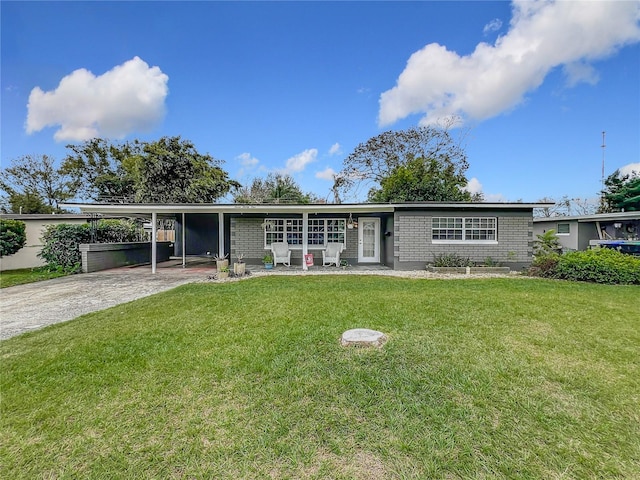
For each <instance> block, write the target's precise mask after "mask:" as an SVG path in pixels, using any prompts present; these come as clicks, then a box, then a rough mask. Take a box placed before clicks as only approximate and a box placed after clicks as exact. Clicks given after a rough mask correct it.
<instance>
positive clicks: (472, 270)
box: [427, 265, 511, 275]
mask: <svg viewBox="0 0 640 480" xmlns="http://www.w3.org/2000/svg"><path fill="white" fill-rule="evenodd" d="M427 271H428V272H433V273H457V274H467V275H471V274H482V273H502V274H507V273H509V272H511V269H510V268H509V267H433V266H431V265H427Z"/></svg>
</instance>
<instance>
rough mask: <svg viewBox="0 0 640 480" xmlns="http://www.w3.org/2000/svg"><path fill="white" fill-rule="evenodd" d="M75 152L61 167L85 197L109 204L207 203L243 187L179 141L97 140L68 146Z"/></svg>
mask: <svg viewBox="0 0 640 480" xmlns="http://www.w3.org/2000/svg"><path fill="white" fill-rule="evenodd" d="M67 148H69V149H71V151H72V152H73V153H72V154H70V155H69V156H67V157H66V158H65V160H64V163H63V165H62V169H63V170H64V172H65V173H68V174H69V175H70V176H71V177H72V178H73V181H74V185H75V187H76V188H77V190H78V191H79V192H80V193H81V194H82V195H83V196H84V197H86V198H89V199H93V200H106V201H110V202H129V203H133V202H142V203H152V202H156V203H176V202H182V203H206V202H213V201H215V200H216V199H218V198H220V197H222V196H224V195H226V194H227V193H228V192H229V191H230V190H231V189H233V188H237V187H239V186H240V184H239V183H238V182H235V181H233V180H230V179H229V178H228V174H227V172H225V171H224V170H222V169H221V168H220V164H221V161H220V160H215V159H214V158H213V157H211V156H210V155H208V154H207V155H202V154H200V153H199V152H198V151H197V150H196V149H195V146H194V145H193V143H191V142H189V141H186V140H181V139H180V137H162V138H161V139H159V140H158V141H156V142H151V143H148V142H140V141H138V140H134V141H132V142H128V143H124V144H113V143H111V142H109V141H108V140H103V139H99V138H96V139H93V140H89V141H87V142H84V143H83V144H80V145H67Z"/></svg>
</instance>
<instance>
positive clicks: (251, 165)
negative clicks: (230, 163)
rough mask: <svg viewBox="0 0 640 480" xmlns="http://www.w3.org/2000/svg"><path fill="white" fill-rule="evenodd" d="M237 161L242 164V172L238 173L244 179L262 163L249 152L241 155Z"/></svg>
mask: <svg viewBox="0 0 640 480" xmlns="http://www.w3.org/2000/svg"><path fill="white" fill-rule="evenodd" d="M235 159H236V160H237V161H239V162H240V170H239V171H238V176H239V177H244V176H245V175H248V174H250V173H251V172H253V171H254V170H255V169H256V167H257V166H258V164H259V163H260V160H258V159H257V158H256V157H254V156H252V155H251V154H250V153H248V152H245V153H241V154H240V155H238V156H237V157H236V158H235Z"/></svg>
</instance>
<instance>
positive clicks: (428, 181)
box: [369, 158, 482, 203]
mask: <svg viewBox="0 0 640 480" xmlns="http://www.w3.org/2000/svg"><path fill="white" fill-rule="evenodd" d="M466 185H467V179H466V178H465V177H464V175H462V174H460V173H456V172H455V171H454V166H453V165H451V164H448V165H445V166H444V168H442V165H440V163H439V162H438V161H437V160H435V159H431V160H424V159H422V158H415V159H412V160H409V161H407V163H406V164H404V165H399V166H397V167H395V168H394V169H393V170H392V171H391V173H390V174H389V175H388V176H387V177H385V178H383V179H382V180H381V181H380V188H379V189H376V188H373V189H371V190H370V191H369V201H370V202H378V203H387V202H415V201H427V200H428V201H447V202H469V201H472V200H474V199H475V200H476V201H480V200H481V199H482V196H481V195H479V196H478V195H476V196H475V197H474V196H473V195H472V194H471V193H470V192H468V191H466V190H463V188H464V187H465V186H466Z"/></svg>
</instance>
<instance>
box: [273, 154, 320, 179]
mask: <svg viewBox="0 0 640 480" xmlns="http://www.w3.org/2000/svg"><path fill="white" fill-rule="evenodd" d="M317 157H318V150H317V149H316V148H309V149H307V150H305V151H304V152H301V153H298V154H297V155H294V156H293V157H291V158H290V159H288V160H287V164H286V166H285V168H284V169H282V170H281V172H282V173H287V174H290V173H295V172H301V171H303V170H304V169H305V168H306V166H307V165H308V164H310V163H311V162H315V160H316V158H317Z"/></svg>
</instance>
